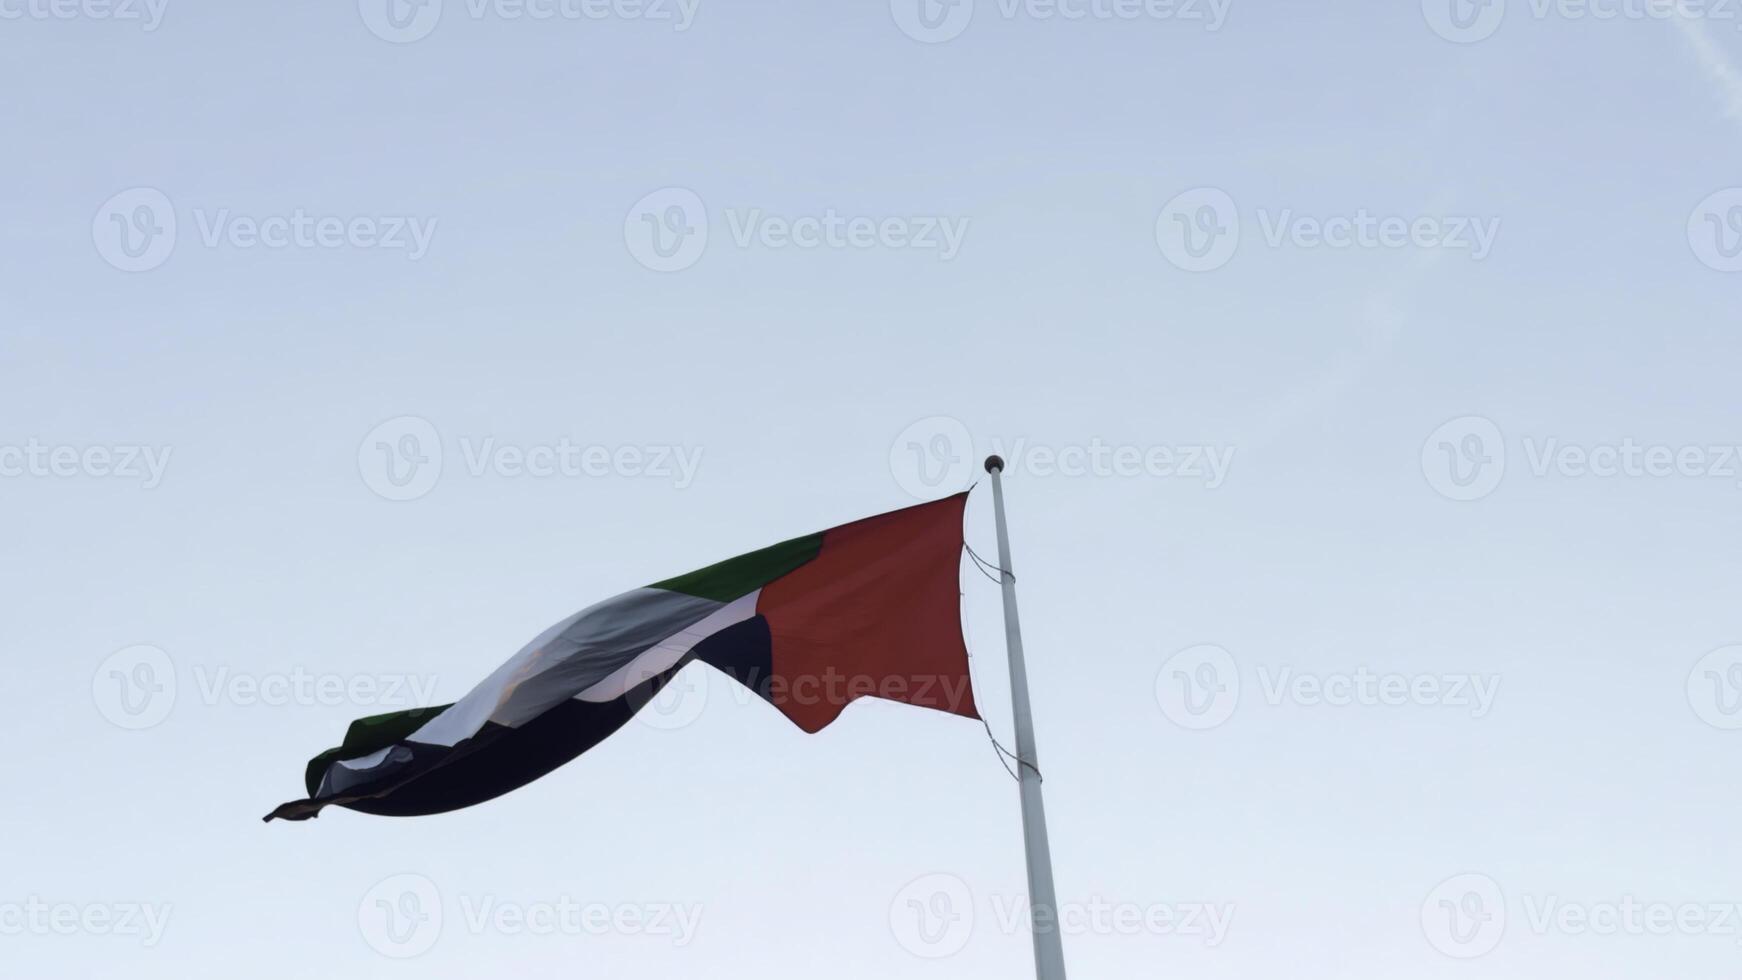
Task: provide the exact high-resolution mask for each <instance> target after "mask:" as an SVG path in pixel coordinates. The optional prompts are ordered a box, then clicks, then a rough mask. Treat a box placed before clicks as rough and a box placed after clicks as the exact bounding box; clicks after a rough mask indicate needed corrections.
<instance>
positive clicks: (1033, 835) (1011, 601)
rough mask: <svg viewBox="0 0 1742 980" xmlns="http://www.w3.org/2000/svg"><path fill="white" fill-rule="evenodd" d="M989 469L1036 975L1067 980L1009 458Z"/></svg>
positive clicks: (989, 460)
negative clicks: (1014, 541)
mask: <svg viewBox="0 0 1742 980" xmlns="http://www.w3.org/2000/svg"><path fill="white" fill-rule="evenodd" d="M986 472H988V473H990V474H992V509H993V512H994V514H996V516H997V520H998V568H999V579H1000V581H1001V583H1002V585H1003V588H1004V642H1005V646H1006V648H1007V649H1008V650H1009V653H1010V702H1011V709H1012V714H1013V715H1014V716H1015V719H1016V775H1017V783H1018V786H1019V787H1020V789H1021V793H1022V843H1023V849H1024V850H1025V851H1026V852H1027V855H1028V905H1029V923H1030V927H1031V928H1032V930H1033V932H1034V975H1035V977H1036V980H1065V951H1064V945H1063V943H1062V942H1060V938H1059V921H1058V898H1057V897H1056V896H1055V895H1054V893H1053V887H1052V849H1051V848H1050V847H1048V846H1047V842H1046V805H1045V804H1044V803H1043V802H1042V801H1041V796H1040V759H1039V757H1038V756H1037V755H1036V754H1035V751H1034V715H1033V713H1032V712H1031V711H1030V709H1029V706H1028V668H1027V667H1026V666H1025V665H1024V662H1023V659H1022V626H1021V624H1020V623H1018V622H1017V620H1016V574H1015V572H1014V571H1013V570H1012V567H1011V564H1010V532H1009V530H1008V529H1007V528H1006V527H1005V524H1004V484H1003V481H1002V479H1001V476H1002V474H1003V472H1004V460H1003V459H1002V458H1000V457H998V456H988V457H986Z"/></svg>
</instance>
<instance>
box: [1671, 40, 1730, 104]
mask: <svg viewBox="0 0 1742 980" xmlns="http://www.w3.org/2000/svg"><path fill="white" fill-rule="evenodd" d="M1671 19H1672V20H1673V21H1674V22H1675V26H1676V27H1677V28H1678V29H1680V30H1681V32H1682V36H1683V37H1685V38H1687V39H1688V44H1689V46H1691V47H1692V48H1693V49H1694V57H1695V58H1696V59H1697V60H1698V61H1699V63H1700V69H1701V70H1702V71H1704V72H1705V73H1706V77H1707V78H1709V79H1711V80H1712V84H1713V85H1714V86H1716V87H1717V89H1718V96H1719V98H1721V99H1723V101H1724V114H1725V115H1726V116H1729V117H1730V118H1731V119H1734V120H1736V121H1737V122H1739V123H1742V71H1737V69H1736V66H1735V65H1733V64H1731V63H1730V59H1729V58H1727V57H1725V55H1724V52H1723V51H1722V50H1720V49H1719V47H1718V45H1717V44H1715V43H1713V41H1712V38H1711V37H1710V36H1709V35H1708V34H1707V33H1706V25H1705V22H1704V21H1701V20H1698V19H1695V18H1693V17H1674V18H1671Z"/></svg>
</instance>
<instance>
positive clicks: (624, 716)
mask: <svg viewBox="0 0 1742 980" xmlns="http://www.w3.org/2000/svg"><path fill="white" fill-rule="evenodd" d="M966 505H967V494H966V493H961V494H956V495H955V496H953V497H946V498H945V499H943V500H938V501H934V502H932V503H928V504H921V505H919V506H917V507H909V508H907V509H905V510H898V511H894V512H892V513H888V514H882V515H879V516H877V517H869V518H866V519H864V520H862V521H855V522H854V523H852V524H845V525H842V526H841V527H837V528H833V529H831V530H827V531H823V532H820V533H818V534H811V535H807V536H805V537H802V538H794V539H792V540H791V541H783V542H781V543H780V544H777V545H773V546H771V547H768V548H763V549H762V550H761V551H753V552H751V553H749V554H747V555H740V556H739V557H737V558H733V559H730V560H728V561H723V562H720V563H719V564H717V565H709V566H708V567H707V568H703V569H701V570H699V571H695V572H691V573H689V574H688V575H680V576H678V577H677V578H670V579H666V580H665V581H663V582H656V583H654V584H653V585H650V586H647V587H646V588H641V589H635V590H633V591H631V592H625V593H624V594H622V595H620V596H617V597H616V598H614V599H607V600H605V601H604V602H601V603H599V604H597V605H594V606H591V607H588V608H586V609H583V610H581V611H580V612H578V613H576V614H574V615H573V616H570V617H569V618H568V619H565V620H563V621H562V622H560V623H558V624H556V625H555V626H552V627H551V628H550V629H548V630H545V631H544V632H543V633H541V634H539V636H538V637H537V638H535V639H534V640H533V641H532V642H531V643H528V644H527V645H526V647H525V648H524V649H522V650H521V651H520V652H519V653H517V654H515V655H514V656H513V657H512V658H510V659H509V661H508V662H507V663H505V664H503V665H502V666H501V667H499V668H497V669H496V672H495V673H493V674H491V675H490V676H489V677H487V678H485V679H484V682H483V683H481V684H479V685H478V686H477V687H476V688H474V689H473V690H472V692H471V693H470V694H467V695H466V696H465V697H463V698H461V699H460V700H459V701H456V702H455V703H453V704H450V705H443V706H440V707H431V708H419V709H416V710H412V711H401V712H396V713H394V714H386V715H377V716H375V717H373V718H364V719H362V720H360V721H357V722H353V723H352V725H351V727H350V730H349V731H347V732H346V733H345V742H344V744H343V745H341V746H339V747H338V748H336V749H331V750H329V751H326V752H323V753H321V754H320V755H318V756H316V757H315V758H314V759H313V760H311V761H310V762H309V764H308V772H307V774H306V780H305V781H306V783H307V786H308V798H307V799H303V800H296V801H294V802H291V803H286V804H284V805H283V806H281V807H279V808H278V809H276V810H274V811H272V813H271V814H269V815H268V816H267V817H266V819H267V820H271V819H273V818H274V817H277V818H282V819H285V820H306V819H308V818H310V817H313V816H316V815H318V814H319V813H320V811H321V809H322V808H323V807H326V806H329V805H332V806H342V807H347V808H349V809H352V810H360V811H362V812H364V813H375V814H382V815H386V816H401V817H403V816H417V815H421V814H427V813H443V812H446V811H448V810H457V809H459V808H460V807H465V806H471V805H472V804H474V803H481V802H483V801H484V800H489V799H493V798H495V797H497V796H500V795H502V794H503V793H506V792H508V791H509V790H512V789H516V788H518V787H520V786H524V785H526V784H527V783H529V782H531V781H532V780H534V779H537V778H538V777H540V776H543V775H544V774H545V773H548V772H550V771H551V770H553V769H555V768H557V767H558V766H560V765H562V764H563V763H565V762H568V761H569V760H570V759H573V758H574V757H576V756H578V755H580V754H581V753H582V752H585V751H586V750H588V749H590V748H592V747H593V746H595V745H597V744H599V742H601V741H603V740H604V739H605V737H606V736H608V735H610V734H611V733H612V732H614V731H616V730H617V729H619V728H621V727H623V725H624V724H626V723H627V722H628V721H629V719H630V718H631V717H633V716H634V714H635V712H636V711H637V710H638V709H639V708H640V707H642V706H643V705H645V704H646V703H647V702H648V701H649V700H651V699H652V698H653V696H654V695H655V694H657V693H658V692H659V690H660V688H662V687H664V686H665V684H666V683H667V682H669V681H670V680H671V679H672V677H673V676H674V675H675V674H676V673H677V672H678V671H679V670H682V669H683V668H684V667H685V666H687V665H688V664H689V663H690V662H692V661H697V660H699V661H701V662H703V663H705V664H708V665H709V666H711V667H713V668H715V669H717V670H720V671H722V672H724V673H725V674H727V675H729V676H731V677H733V678H735V679H736V680H737V681H738V682H740V683H742V684H744V685H745V686H747V687H749V688H750V689H751V690H753V691H755V692H756V693H757V694H758V695H760V696H761V697H762V698H763V699H764V700H766V701H768V702H769V703H770V704H772V705H773V706H774V707H775V708H777V709H779V710H780V711H781V713H783V714H785V715H786V717H788V718H790V719H791V720H792V721H793V723H795V724H796V725H798V727H799V728H801V729H803V730H804V731H806V732H816V731H820V730H821V729H822V728H823V727H825V726H826V725H828V724H829V723H830V722H832V721H834V720H835V718H836V717H837V716H838V715H840V713H841V711H842V709H843V708H845V707H846V706H847V704H848V703H849V702H851V701H853V700H855V699H857V698H860V697H880V698H886V699H889V700H892V701H901V702H905V703H907V704H912V705H917V706H919V707H922V708H935V709H937V710H940V711H948V712H952V713H954V714H958V715H962V716H964V717H968V718H979V717H980V715H979V712H978V710H977V709H976V708H975V706H974V695H973V690H972V688H971V685H970V683H969V680H968V651H967V648H966V647H965V646H964V645H963V642H962V625H961V605H960V603H961V591H960V585H959V581H958V574H959V568H960V562H961V552H962V547H963V539H962V513H963V509H964V508H965V507H966Z"/></svg>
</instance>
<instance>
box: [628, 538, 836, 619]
mask: <svg viewBox="0 0 1742 980" xmlns="http://www.w3.org/2000/svg"><path fill="white" fill-rule="evenodd" d="M822 550H823V535H822V532H820V531H819V532H817V533H816V534H807V535H805V536H804V537H802V538H793V539H792V540H791V541H782V542H781V543H779V544H776V545H770V546H768V547H766V548H763V549H762V550H761V551H752V552H750V553H749V554H747V555H739V556H738V557H736V558H728V559H726V560H725V561H723V562H719V563H717V564H713V565H709V566H708V567H707V568H703V569H698V570H697V571H693V572H690V573H689V574H688V575H679V576H678V577H676V578H668V579H666V580H665V581H663V582H655V583H653V584H652V585H651V586H648V588H653V589H665V590H666V591H668V592H682V593H684V594H685V595H693V596H696V597H698V598H702V599H713V600H714V601H716V602H731V601H732V600H733V599H736V598H738V597H739V596H745V595H749V594H750V593H752V592H754V591H756V590H757V589H760V588H762V587H763V586H764V585H767V584H768V583H770V582H772V581H774V580H775V579H777V578H779V577H781V576H782V575H785V574H787V573H789V572H791V571H793V570H794V569H797V568H798V567H799V566H801V565H803V564H804V563H805V562H808V561H810V560H811V559H812V558H815V557H816V556H817V553H818V552H820V551H822Z"/></svg>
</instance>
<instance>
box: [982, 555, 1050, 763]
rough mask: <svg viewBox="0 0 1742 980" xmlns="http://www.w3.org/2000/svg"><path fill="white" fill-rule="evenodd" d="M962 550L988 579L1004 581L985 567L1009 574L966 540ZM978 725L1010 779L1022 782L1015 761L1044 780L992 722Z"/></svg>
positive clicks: (984, 720) (983, 719)
mask: <svg viewBox="0 0 1742 980" xmlns="http://www.w3.org/2000/svg"><path fill="white" fill-rule="evenodd" d="M962 550H964V551H966V552H967V553H968V556H969V557H971V558H973V559H974V562H975V565H976V567H978V568H979V569H980V574H982V575H984V576H986V577H987V578H988V579H991V580H992V581H994V582H997V583H999V584H1003V581H1004V580H1003V579H1002V578H992V573H991V572H990V571H987V569H994V570H996V571H998V572H999V573H1000V574H1002V575H1009V574H1010V573H1009V572H1006V571H1005V570H1004V569H1002V568H999V567H998V566H997V565H993V564H991V563H990V562H988V561H986V560H985V559H984V558H981V557H980V556H979V555H978V554H975V553H974V546H973V545H971V544H969V543H968V542H966V541H963V542H962ZM1010 577H1011V578H1012V579H1015V577H1016V576H1014V575H1011V576H1010ZM963 594H964V595H965V594H966V593H963ZM967 622H968V621H967V618H966V617H964V618H963V619H962V625H963V627H964V630H965V629H966V627H967ZM964 639H966V637H965V636H964ZM967 646H968V672H969V674H970V675H971V674H972V673H973V670H974V651H973V643H971V642H970V643H968V644H967ZM970 680H971V678H970ZM980 725H981V726H982V727H983V728H985V729H986V741H988V742H991V743H992V748H993V750H994V751H995V752H996V753H997V756H998V764H999V765H1001V766H1003V767H1004V771H1005V772H1007V773H1009V774H1010V778H1011V779H1014V780H1016V781H1017V782H1019V783H1020V782H1022V777H1021V776H1019V775H1017V774H1016V770H1015V769H1012V768H1010V762H1014V763H1016V765H1017V767H1018V768H1026V769H1027V770H1028V771H1029V772H1032V773H1034V777H1035V778H1036V779H1038V780H1040V781H1041V782H1043V783H1044V782H1046V777H1045V776H1043V775H1041V773H1040V770H1039V769H1038V768H1036V767H1035V765H1034V763H1032V762H1029V761H1028V760H1027V759H1024V758H1022V757H1021V756H1019V755H1017V754H1016V753H1014V752H1012V751H1010V750H1009V749H1007V748H1005V747H1004V746H1003V744H1002V743H1000V742H999V741H998V736H997V735H995V734H993V732H992V723H991V722H989V721H987V720H986V719H985V717H984V716H982V717H981V718H980ZM1006 757H1008V758H1009V759H1010V762H1006V761H1004V760H1005V758H1006Z"/></svg>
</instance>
